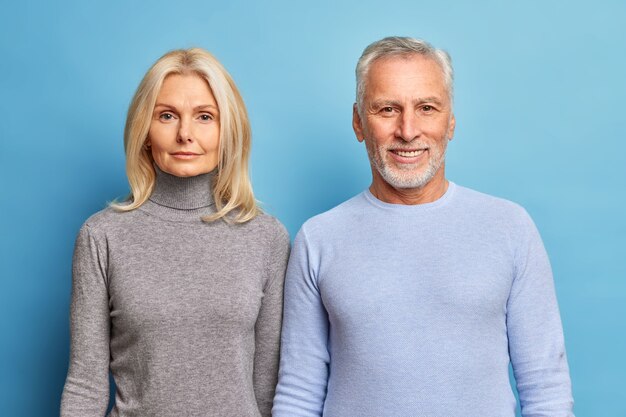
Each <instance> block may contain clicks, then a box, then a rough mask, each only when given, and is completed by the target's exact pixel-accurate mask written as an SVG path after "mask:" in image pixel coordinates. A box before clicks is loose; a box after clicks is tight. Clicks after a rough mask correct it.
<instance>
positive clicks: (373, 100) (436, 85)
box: [353, 55, 455, 189]
mask: <svg viewBox="0 0 626 417" xmlns="http://www.w3.org/2000/svg"><path fill="white" fill-rule="evenodd" d="M451 107H452V106H451V103H450V98H449V95H448V91H447V89H446V85H445V82H444V77H443V73H442V70H441V67H440V66H439V65H438V64H437V63H436V62H435V61H433V60H432V59H429V58H425V57H423V56H420V55H410V56H406V57H405V56H398V57H390V58H382V59H380V60H377V61H375V62H374V63H373V64H372V65H371V66H370V69H369V72H368V73H367V74H366V78H365V94H364V97H363V103H362V109H361V112H360V114H359V112H358V109H357V108H356V105H355V109H354V114H353V127H354V131H355V133H356V136H357V139H358V140H359V141H363V140H365V145H366V148H367V153H368V155H369V159H370V164H371V165H372V174H373V178H374V185H376V184H377V183H379V184H381V182H382V185H386V186H387V187H388V186H391V187H392V188H393V189H423V188H424V187H425V186H427V185H428V186H429V187H430V186H437V185H440V184H442V183H444V182H445V175H444V159H445V153H446V146H447V143H448V140H449V139H451V138H452V135H453V133H454V126H455V120H454V115H453V114H452V108H451ZM385 183H386V184H385Z"/></svg>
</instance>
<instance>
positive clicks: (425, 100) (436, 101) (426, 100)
mask: <svg viewBox="0 0 626 417" xmlns="http://www.w3.org/2000/svg"><path fill="white" fill-rule="evenodd" d="M414 103H415V104H418V105H419V104H424V103H434V104H438V105H440V106H441V105H443V102H442V101H441V100H440V99H439V98H437V97H435V96H432V97H424V98H420V99H417V100H415V102H414Z"/></svg>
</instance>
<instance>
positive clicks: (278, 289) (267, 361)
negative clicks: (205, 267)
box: [253, 226, 289, 417]
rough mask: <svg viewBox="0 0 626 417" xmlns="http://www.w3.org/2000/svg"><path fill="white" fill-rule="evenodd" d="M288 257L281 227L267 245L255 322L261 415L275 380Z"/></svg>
mask: <svg viewBox="0 0 626 417" xmlns="http://www.w3.org/2000/svg"><path fill="white" fill-rule="evenodd" d="M288 258H289V235H288V233H287V231H286V230H285V228H284V227H282V226H281V227H280V229H278V234H277V236H276V237H275V238H274V240H273V242H271V244H270V255H269V257H268V259H267V265H268V266H267V270H268V279H267V284H266V286H265V289H264V292H263V301H262V304H261V309H260V311H259V316H258V318H257V321H256V325H255V331H254V334H255V353H254V375H253V381H254V393H255V396H256V401H257V404H258V407H259V411H260V412H261V415H262V416H263V417H270V415H271V412H272V402H273V399H274V392H275V387H276V382H277V379H278V357H279V349H280V329H281V322H282V314H283V286H284V281H285V269H286V268H287V260H288Z"/></svg>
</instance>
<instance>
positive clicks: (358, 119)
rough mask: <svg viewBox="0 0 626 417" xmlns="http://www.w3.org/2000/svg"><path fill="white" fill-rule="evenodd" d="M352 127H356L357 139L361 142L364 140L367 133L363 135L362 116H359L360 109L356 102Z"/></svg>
mask: <svg viewBox="0 0 626 417" xmlns="http://www.w3.org/2000/svg"><path fill="white" fill-rule="evenodd" d="M352 129H354V134H355V135H356V139H357V140H358V141H359V142H363V139H365V135H363V128H362V127H361V116H359V109H358V108H357V106H356V103H354V105H352Z"/></svg>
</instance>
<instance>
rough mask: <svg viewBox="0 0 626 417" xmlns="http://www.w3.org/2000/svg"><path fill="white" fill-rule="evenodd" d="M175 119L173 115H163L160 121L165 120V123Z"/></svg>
mask: <svg viewBox="0 0 626 417" xmlns="http://www.w3.org/2000/svg"><path fill="white" fill-rule="evenodd" d="M173 118H174V115H173V114H172V113H161V114H160V115H159V119H161V120H165V121H168V120H172V119H173Z"/></svg>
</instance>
